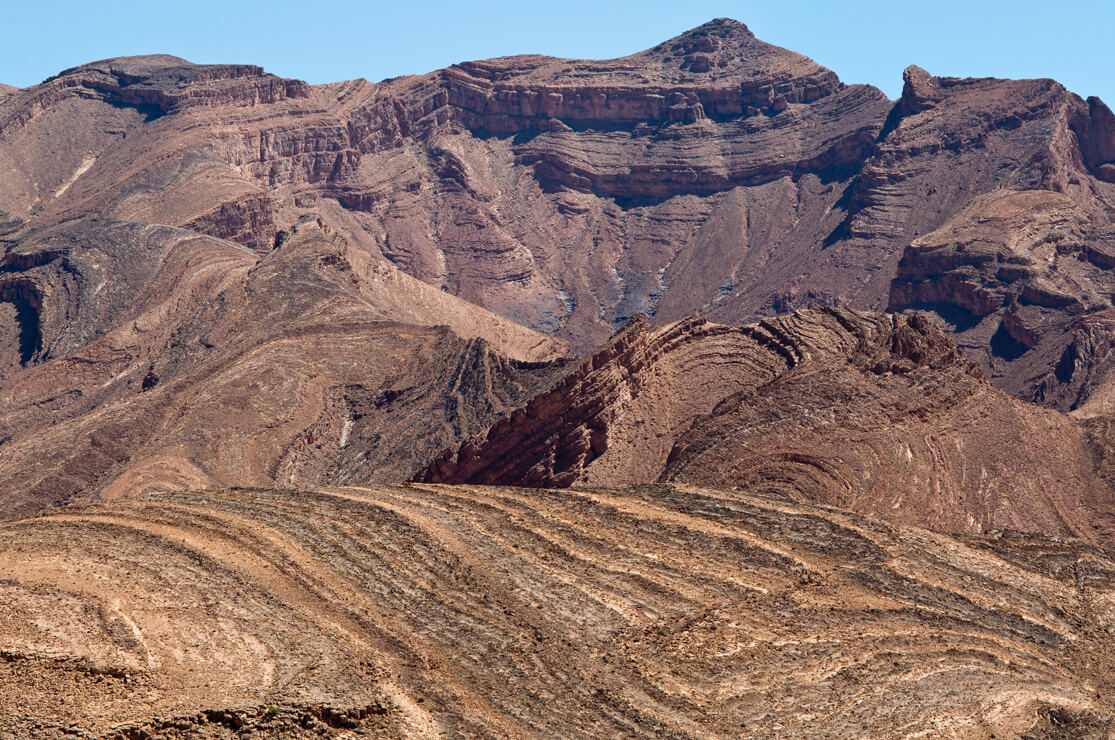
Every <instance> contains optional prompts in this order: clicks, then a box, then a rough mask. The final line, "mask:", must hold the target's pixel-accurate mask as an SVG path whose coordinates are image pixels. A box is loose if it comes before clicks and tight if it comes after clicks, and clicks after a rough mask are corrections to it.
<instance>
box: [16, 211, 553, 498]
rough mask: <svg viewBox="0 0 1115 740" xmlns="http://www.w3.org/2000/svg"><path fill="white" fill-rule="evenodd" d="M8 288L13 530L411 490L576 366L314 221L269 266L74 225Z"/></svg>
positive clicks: (156, 236) (38, 236) (222, 245)
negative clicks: (58, 514)
mask: <svg viewBox="0 0 1115 740" xmlns="http://www.w3.org/2000/svg"><path fill="white" fill-rule="evenodd" d="M354 265H356V267H354ZM0 291H4V292H3V293H0V295H3V296H4V298H5V301H6V303H5V304H4V305H5V306H9V307H11V309H10V310H9V311H8V312H7V313H8V317H9V318H13V319H14V320H15V321H16V323H15V324H9V325H8V326H9V328H11V329H13V331H15V333H18V342H19V347H20V352H19V353H18V356H17V354H16V353H13V352H9V353H8V355H7V360H8V364H7V366H6V367H5V368H3V370H2V372H0V381H2V383H3V386H2V391H0V440H3V442H2V444H0V490H3V491H4V492H5V496H4V498H3V501H2V504H0V512H2V513H3V514H5V515H10V514H13V513H19V512H27V511H34V510H37V509H40V508H42V507H44V506H47V505H51V504H58V503H64V502H66V501H68V500H71V499H73V498H75V497H85V498H88V497H93V496H103V497H115V496H119V495H125V494H132V493H135V492H136V491H138V490H142V489H144V488H148V487H208V486H213V485H222V484H223V485H232V484H239V485H249V484H250V485H273V484H283V485H288V484H293V483H295V482H297V481H300V480H307V481H311V480H312V481H321V482H324V481H344V480H352V479H357V480H362V481H363V480H377V479H389V480H390V479H395V480H398V479H401V478H405V477H406V476H408V475H410V474H412V473H413V472H414V471H415V470H417V469H418V468H420V467H421V466H422V465H424V464H425V463H426V461H428V460H429V459H430V458H431V457H432V456H433V455H435V454H436V453H437V452H438V451H440V450H442V449H444V447H445V444H446V442H451V441H452V440H458V439H463V438H464V437H466V436H468V435H470V434H473V433H475V432H476V431H479V430H480V429H483V428H484V427H485V426H486V425H487V424H488V423H490V421H491V420H493V419H494V418H496V417H498V415H499V414H500V413H501V412H503V411H505V410H508V409H510V408H514V407H515V406H517V405H519V404H521V403H523V402H524V401H525V400H527V399H528V398H529V397H530V396H531V395H533V394H534V393H535V392H537V390H539V389H540V387H542V386H543V385H544V384H545V383H546V382H547V378H548V377H549V376H550V375H551V374H553V373H554V372H555V371H556V370H557V369H560V367H561V363H560V362H556V363H555V362H552V360H554V359H555V358H557V357H558V356H560V355H561V354H562V352H563V351H564V347H563V346H562V345H561V344H560V343H559V342H556V340H553V339H550V338H548V337H544V336H541V335H538V334H536V333H534V332H532V331H530V330H529V329H526V328H524V327H521V326H517V325H514V324H510V323H508V322H505V321H504V320H502V319H499V318H498V317H496V316H493V315H491V314H488V313H487V312H485V311H483V310H482V309H479V308H477V307H476V306H470V305H468V304H465V303H464V302H463V301H460V300H459V299H457V298H454V297H452V296H449V295H447V294H445V293H442V292H441V291H438V290H436V289H433V288H430V287H429V286H427V285H425V284H424V283H421V282H419V281H417V280H414V279H413V278H410V277H409V276H406V275H404V274H402V273H400V272H399V271H398V270H396V269H395V268H393V267H391V266H390V265H388V264H386V263H376V264H369V263H368V262H367V257H366V255H364V254H363V253H360V252H353V251H352V250H351V249H350V248H349V245H348V244H347V243H346V242H345V241H344V240H343V239H342V238H340V237H339V236H337V235H335V234H333V233H332V232H331V231H330V230H329V229H328V228H327V227H325V226H324V225H323V224H321V223H320V222H319V221H317V220H314V219H307V220H306V221H304V222H303V223H300V224H299V225H298V226H297V227H296V228H294V229H293V230H292V231H291V232H288V233H287V234H286V238H285V239H284V240H283V241H282V244H281V246H280V247H279V248H277V249H275V250H274V251H272V252H271V253H269V254H268V255H267V256H266V257H264V258H260V257H258V256H257V255H255V254H253V253H252V252H250V251H249V250H247V249H245V248H243V247H240V246H238V245H235V244H233V243H231V242H227V241H220V240H217V239H214V238H212V237H206V236H201V235H198V234H196V233H193V232H187V231H182V230H179V229H171V228H168V227H152V226H146V225H139V224H128V223H115V222H112V223H109V222H99V223H86V222H71V223H69V224H66V225H64V226H59V227H55V228H53V229H50V230H47V231H45V232H42V233H35V234H33V235H32V236H30V237H28V238H27V239H26V240H24V241H22V242H20V244H19V245H18V247H16V248H14V249H12V250H10V251H9V252H8V257H7V260H6V263H5V272H4V273H0ZM13 339H14V337H13Z"/></svg>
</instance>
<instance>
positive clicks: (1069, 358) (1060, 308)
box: [889, 190, 1115, 411]
mask: <svg viewBox="0 0 1115 740" xmlns="http://www.w3.org/2000/svg"><path fill="white" fill-rule="evenodd" d="M1112 267H1115V227H1113V226H1111V225H1109V224H1107V223H1106V222H1101V223H1099V224H1097V223H1096V221H1095V219H1092V218H1089V216H1088V215H1087V213H1085V212H1084V210H1083V209H1082V208H1081V207H1080V206H1078V205H1077V203H1076V202H1074V201H1073V200H1072V199H1071V198H1069V197H1068V196H1066V195H1064V194H1062V193H1057V192H1053V191H1048V190H1026V191H1011V190H997V191H993V192H991V193H988V194H986V195H983V196H981V197H979V198H977V199H976V200H975V201H974V202H973V203H972V205H971V206H969V207H968V208H966V209H965V210H964V211H963V212H962V213H961V214H960V215H958V216H957V217H956V218H954V219H952V220H950V221H949V222H948V223H947V224H945V225H944V226H942V227H941V228H940V229H937V230H936V231H934V232H932V233H931V234H928V235H926V236H923V237H920V238H919V239H916V240H915V241H914V242H913V243H912V244H911V245H910V246H909V247H907V249H906V251H905V254H904V255H903V257H902V260H901V262H899V265H898V275H897V277H896V279H895V280H894V281H893V283H892V285H891V291H890V306H889V308H890V309H891V310H902V309H910V308H912V309H921V310H931V311H934V312H936V313H937V314H938V315H940V316H941V317H943V318H944V320H945V321H946V322H947V325H948V326H949V327H950V328H951V330H952V331H953V332H954V333H955V335H956V340H957V342H958V343H959V344H960V346H961V347H962V348H963V349H965V351H966V352H967V354H968V355H969V356H970V357H972V359H974V360H976V361H978V362H980V363H981V364H983V365H984V366H986V367H989V368H990V369H991V373H992V377H993V378H995V379H997V380H998V384H999V385H1000V386H1002V387H1004V388H1005V389H1006V390H1008V391H1010V392H1011V393H1013V394H1014V395H1016V396H1019V397H1021V398H1026V399H1028V400H1032V401H1036V402H1038V403H1043V404H1046V405H1050V406H1055V407H1058V408H1061V409H1063V410H1066V411H1067V410H1070V409H1072V408H1075V407H1076V406H1078V405H1079V404H1081V403H1083V402H1084V401H1085V400H1087V399H1088V398H1089V397H1090V396H1091V395H1092V393H1094V392H1095V391H1096V389H1097V387H1098V385H1099V384H1100V383H1101V382H1102V380H1103V378H1104V377H1106V374H1107V370H1108V364H1109V363H1108V361H1107V359H1106V355H1105V352H1106V350H1105V346H1106V345H1105V340H1104V339H1103V337H1104V336H1106V331H1105V330H1103V329H1101V327H1103V326H1105V325H1106V323H1107V322H1108V321H1109V320H1110V319H1108V318H1106V317H1108V316H1109V315H1110V313H1111V308H1112V297H1113V296H1115V275H1113V274H1112Z"/></svg>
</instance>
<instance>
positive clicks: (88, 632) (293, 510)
mask: <svg viewBox="0 0 1115 740" xmlns="http://www.w3.org/2000/svg"><path fill="white" fill-rule="evenodd" d="M2 529H3V535H4V536H3V537H2V538H0V541H2V542H3V544H2V545H0V550H2V552H3V557H0V590H2V592H3V594H4V598H3V601H2V602H0V604H2V610H0V634H3V635H4V642H5V647H4V650H3V653H2V654H0V656H2V657H0V677H3V678H0V697H2V698H3V704H4V706H5V707H12V706H13V705H15V704H18V705H19V706H20V710H19V711H18V712H11V711H7V712H6V713H5V717H4V718H3V720H2V721H0V731H4V732H7V733H10V734H12V735H13V736H28V735H32V734H34V733H35V732H43V733H48V732H55V733H59V734H61V733H62V732H63V731H65V732H67V733H70V735H71V736H72V734H73V733H75V732H76V733H81V732H92V733H93V734H108V735H113V734H114V735H115V736H117V737H151V736H156V737H157V736H175V737H177V736H198V735H200V736H209V737H234V736H242V735H243V734H245V733H248V734H251V733H261V734H271V735H274V736H282V737H317V736H320V735H321V734H323V733H324V734H327V735H328V734H331V735H346V734H347V735H348V736H392V737H438V736H440V735H443V734H444V735H451V736H476V735H480V736H488V737H493V736H494V737H523V736H537V737H677V738H684V737H701V738H709V737H738V736H741V735H744V736H748V735H749V736H753V737H786V738H798V737H826V736H828V737H878V738H899V737H941V736H951V737H970V738H987V737H1014V736H1019V735H1025V736H1028V737H1065V736H1070V735H1069V734H1068V733H1072V734H1071V736H1072V737H1106V736H1107V733H1109V732H1110V731H1111V730H1112V729H1113V728H1115V724H1113V721H1112V715H1113V710H1115V707H1113V706H1112V701H1113V698H1112V694H1111V687H1112V680H1113V679H1115V649H1113V648H1112V645H1111V635H1110V632H1111V630H1115V604H1113V600H1115V551H1112V550H1110V549H1107V548H1103V547H1097V546H1094V545H1088V544H1084V543H1082V542H1080V541H1070V540H1061V539H1055V538H1049V537H1044V536H1040V535H1019V534H1012V533H1006V532H989V533H985V534H982V535H977V536H969V537H956V536H946V535H938V534H933V533H930V532H928V531H926V530H921V529H911V528H905V527H895V526H891V525H886V524H882V523H879V522H878V521H875V520H870V519H864V518H862V517H859V516H856V515H853V514H849V513H843V512H840V511H838V510H835V509H822V508H817V507H809V506H798V505H793V504H785V503H780V502H774V501H772V500H771V499H769V498H760V497H755V496H752V495H749V494H746V493H742V492H735V493H730V492H723V491H712V490H707V489H700V488H691V487H674V486H642V487H635V488H630V489H611V488H586V489H580V490H575V491H570V490H564V491H549V490H539V489H514V488H475V487H459V488H452V487H442V486H425V485H411V486H370V487H355V488H328V489H321V490H314V491H300V490H289V489H288V490H271V491H262V490H244V489H238V490H231V491H223V490H222V491H218V490H213V491H209V492H206V493H172V494H157V495H156V494H151V495H144V496H140V497H137V498H133V499H131V500H128V501H114V502H108V503H102V504H94V505H89V506H84V507H81V508H78V509H59V510H56V511H53V512H49V513H46V514H43V515H40V516H37V517H33V518H29V519H23V520H19V521H13V522H9V523H7V524H4V525H2Z"/></svg>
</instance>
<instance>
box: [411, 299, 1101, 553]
mask: <svg viewBox="0 0 1115 740" xmlns="http://www.w3.org/2000/svg"><path fill="white" fill-rule="evenodd" d="M1092 456H1093V447H1091V446H1089V443H1088V442H1087V441H1086V440H1085V439H1084V438H1083V436H1082V434H1081V432H1080V430H1079V428H1078V427H1077V426H1075V425H1074V424H1073V422H1072V421H1071V420H1070V419H1069V418H1067V417H1065V416H1063V415H1061V414H1059V413H1056V412H1054V411H1049V410H1046V409H1040V408H1037V407H1035V406H1032V405H1029V404H1026V403H1023V402H1020V401H1017V400H1014V399H1012V398H1010V397H1009V396H1007V395H1006V394H1005V393H1003V392H1002V391H1000V390H998V389H996V388H994V387H993V386H991V385H990V384H989V383H988V382H987V380H986V379H985V378H984V377H983V374H982V373H981V371H980V370H979V367H978V366H977V365H975V364H973V363H971V362H969V361H968V360H966V359H963V358H962V357H961V356H960V354H959V353H958V352H957V350H956V347H955V345H953V344H952V342H950V341H949V340H948V338H947V337H946V336H945V335H944V334H943V333H941V332H940V330H938V329H936V328H935V327H934V326H933V325H932V324H931V323H930V322H929V321H927V320H925V319H923V318H921V317H918V316H915V317H912V318H906V317H899V316H885V315H875V314H859V313H855V312H852V311H847V310H815V311H811V312H804V313H799V314H794V315H792V316H788V317H780V318H778V319H773V320H770V321H766V322H763V323H760V324H757V325H752V326H745V327H740V328H732V327H726V326H716V325H711V324H707V323H705V322H704V321H701V320H689V321H685V322H680V323H677V324H672V325H667V326H664V327H661V328H658V329H653V328H651V327H650V326H649V325H647V324H646V323H645V322H636V323H634V324H633V325H632V326H629V327H628V328H627V329H626V330H625V331H624V332H623V333H621V334H619V335H618V336H617V337H616V338H615V339H613V341H612V342H610V343H609V345H608V346H607V347H606V348H604V349H603V350H601V351H599V352H597V353H596V354H595V355H593V356H592V357H591V358H590V359H588V360H586V361H585V362H584V363H583V364H582V365H581V366H580V367H579V368H578V369H576V370H575V371H573V372H572V373H571V374H569V375H568V376H566V378H565V379H564V380H563V381H562V382H561V383H559V384H557V385H556V386H555V387H554V388H552V389H551V390H549V391H547V392H546V393H543V394H542V395H540V396H538V397H537V398H535V399H533V400H531V401H530V403H528V404H526V405H525V406H523V407H522V408H520V409H518V410H516V411H515V412H514V413H512V414H510V415H509V416H507V417H505V418H504V419H502V420H501V421H499V422H497V423H496V424H495V425H493V426H492V428H491V429H489V430H488V431H487V432H486V433H484V434H482V435H478V436H476V437H474V438H473V439H471V440H468V441H467V442H466V443H465V444H464V445H462V446H461V447H460V448H458V449H455V450H450V451H447V452H446V453H445V454H444V455H442V456H441V457H440V458H439V459H438V460H435V461H434V462H433V463H431V465H430V466H429V467H428V468H427V469H426V470H425V471H424V472H423V473H422V474H421V475H420V476H418V478H417V480H421V481H425V482H443V483H479V484H507V483H510V482H511V481H515V482H516V483H517V484H528V485H539V486H569V485H574V486H581V485H625V484H631V483H645V482H652V481H656V480H658V481H676V482H685V483H689V484H699V485H713V486H718V487H726V486H733V487H736V488H738V489H740V490H745V491H750V492H755V493H761V494H764V495H774V496H778V497H780V498H784V499H786V500H792V501H808V502H811V503H822V504H826V505H830V506H837V507H840V508H842V509H850V510H854V511H859V512H863V513H868V514H870V515H872V516H875V517H879V518H883V519H891V520H897V521H903V522H909V523H916V524H917V525H919V526H926V527H930V528H933V529H937V530H941V531H974V532H982V531H986V530H989V529H997V528H1012V529H1025V530H1030V531H1042V532H1049V533H1053V532H1056V533H1057V534H1059V535H1072V536H1078V537H1085V538H1088V539H1092V540H1100V541H1106V540H1108V539H1110V538H1111V537H1112V536H1113V535H1115V507H1113V506H1112V504H1111V503H1110V492H1109V489H1108V487H1107V485H1106V484H1105V483H1104V482H1103V481H1101V480H1100V478H1099V477H1097V475H1096V472H1095V468H1094V465H1093V457H1092Z"/></svg>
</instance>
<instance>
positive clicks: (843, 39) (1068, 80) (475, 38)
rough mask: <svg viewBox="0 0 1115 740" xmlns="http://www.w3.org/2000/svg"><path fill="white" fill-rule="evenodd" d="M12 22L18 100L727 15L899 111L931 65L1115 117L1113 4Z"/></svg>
mask: <svg viewBox="0 0 1115 740" xmlns="http://www.w3.org/2000/svg"><path fill="white" fill-rule="evenodd" d="M0 9H2V10H3V12H2V13H0V27H2V28H3V29H4V33H3V37H4V42H3V43H2V44H0V82H4V83H8V84H12V85H17V86H26V85H31V84H34V83H36V82H39V81H41V80H43V79H44V78H46V77H48V76H50V75H52V74H55V73H57V72H59V71H61V70H62V69H64V68H66V67H71V66H75V65H77V64H81V63H84V62H89V61H93V60H96V59H104V58H106V57H113V56H122V55H131V54H149V53H167V54H174V55H177V56H181V57H185V58H186V59H189V60H191V61H194V62H244V63H252V64H259V65H262V66H263V67H264V68H266V69H267V70H268V71H270V72H274V73H276V74H279V75H282V76H284V77H298V78H301V79H304V80H307V81H309V82H313V83H319V82H332V81H337V80H342V79H351V78H354V77H365V78H367V79H370V80H380V79H383V78H386V77H394V76H397V75H403V74H417V73H422V72H428V71H430V70H434V69H438V68H441V67H445V66H448V65H449V64H452V63H454V62H460V61H465V60H468V59H481V58H484V57H493V56H503V55H506V54H518V53H527V52H536V53H544V54H551V55H554V56H565V57H576V58H608V57H615V56H623V55H625V54H630V53H633V52H635V51H639V50H642V49H645V48H648V47H650V46H653V45H655V44H656V43H658V42H659V41H663V40H665V39H667V38H670V37H672V36H675V35H677V34H679V33H681V32H682V31H685V30H687V29H689V28H692V27H694V26H697V25H700V24H701V23H704V22H705V21H707V20H710V19H712V18H716V17H728V18H735V19H736V20H740V21H743V22H744V23H746V24H747V25H748V26H750V28H751V30H752V31H753V32H754V33H755V34H756V35H757V36H758V37H759V38H761V39H763V40H765V41H768V42H770V43H773V44H778V45H779V46H785V47H787V48H790V49H793V50H795V51H798V52H801V53H802V54H805V55H807V56H809V57H812V58H813V59H815V60H816V61H817V62H819V63H820V64H823V65H824V66H826V67H829V68H830V69H832V70H834V71H835V72H836V73H837V74H838V75H840V77H841V79H843V80H844V81H845V82H868V83H871V84H874V85H876V86H878V87H881V88H882V89H883V90H884V91H885V92H886V93H887V94H888V95H889V96H891V97H892V98H893V97H897V96H898V94H899V92H900V90H901V84H902V82H901V75H902V70H903V69H904V68H905V67H906V66H907V65H908V64H917V65H919V66H922V67H925V68H926V69H928V70H929V71H930V72H932V73H933V74H937V75H951V76H968V75H971V76H996V77H1053V78H1056V79H1058V80H1060V81H1061V82H1062V83H1064V84H1065V85H1066V86H1067V87H1068V88H1069V89H1070V90H1072V91H1074V92H1076V93H1079V94H1080V95H1082V96H1085V97H1087V96H1088V95H1099V96H1100V97H1101V98H1103V99H1104V100H1105V101H1106V102H1108V103H1109V104H1112V105H1113V106H1115V74H1113V67H1115V64H1113V62H1115V44H1113V38H1112V33H1113V31H1115V0H1060V2H1054V1H1051V0H1044V1H1043V2H1036V1H1034V0H1013V1H1012V2H1010V1H1006V0H968V1H967V2H955V1H954V0H940V1H939V2H934V3H930V2H916V1H915V2H911V1H910V0H906V1H905V2H903V1H902V0H890V1H889V2H878V1H876V0H866V1H860V0H851V1H850V2H838V1H837V0H823V1H822V0H811V1H805V0H797V1H794V0H765V1H763V2H758V1H752V0H735V1H734V2H726V1H725V2H716V1H713V0H682V1H681V2H676V1H674V2H659V3H656V2H654V1H653V0H650V1H649V2H648V0H641V2H628V1H627V0H624V1H623V2H609V1H608V0H595V1H589V2H586V1H584V0H566V2H542V3H539V2H532V1H531V0H520V2H507V1H505V0H493V1H491V2H483V1H481V2H440V1H438V0H426V1H425V2H422V1H416V0H411V2H406V1H405V0H403V1H400V0H392V2H388V3H380V2H375V1H374V0H368V1H365V2H329V1H328V0H316V1H315V0H301V1H300V2H291V1H289V0H275V1H274V2H267V3H264V2H236V0H225V1H224V2H214V1H213V0H188V1H187V2H181V3H179V2H172V3H162V2H153V1H152V0H145V2H142V3H140V2H121V1H118V0H117V1H114V0H104V1H103V2H89V0H81V1H75V0H47V1H46V2H42V3H33V2H26V1H22V0H3V4H0Z"/></svg>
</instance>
